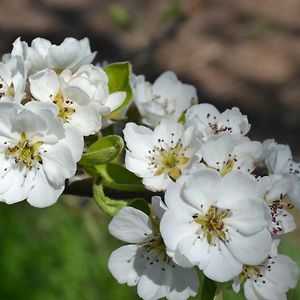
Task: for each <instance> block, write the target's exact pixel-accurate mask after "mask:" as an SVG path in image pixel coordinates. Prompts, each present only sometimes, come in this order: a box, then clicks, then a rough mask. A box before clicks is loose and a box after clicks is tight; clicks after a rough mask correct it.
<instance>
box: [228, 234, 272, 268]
mask: <svg viewBox="0 0 300 300" xmlns="http://www.w3.org/2000/svg"><path fill="white" fill-rule="evenodd" d="M228 236H229V242H228V243H227V244H226V245H227V247H228V249H229V250H230V251H231V253H232V254H233V255H234V257H235V258H236V259H237V260H239V261H240V262H241V263H243V264H246V265H258V264H260V263H261V262H262V261H263V260H265V259H266V257H267V256H268V254H269V252H270V250H271V245H272V238H271V235H270V233H269V231H268V230H267V229H264V230H262V231H260V232H258V233H256V234H254V235H248V236H246V235H243V234H241V233H239V232H237V231H235V230H232V229H230V228H229V231H228Z"/></svg>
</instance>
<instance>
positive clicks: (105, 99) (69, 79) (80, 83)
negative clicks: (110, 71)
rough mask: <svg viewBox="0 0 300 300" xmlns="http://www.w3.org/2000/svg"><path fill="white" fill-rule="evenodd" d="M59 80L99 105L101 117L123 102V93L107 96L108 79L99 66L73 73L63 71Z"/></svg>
mask: <svg viewBox="0 0 300 300" xmlns="http://www.w3.org/2000/svg"><path fill="white" fill-rule="evenodd" d="M60 78H63V80H64V81H65V82H66V83H68V85H70V86H73V87H77V88H80V89H81V90H82V91H84V92H85V93H86V94H87V95H88V96H89V97H90V99H91V100H92V101H94V102H95V103H98V104H99V107H100V109H101V111H102V115H106V114H109V113H111V112H112V111H114V110H115V109H116V108H118V107H119V106H120V105H121V104H122V103H123V102H124V100H125V98H126V93H125V92H115V93H111V94H109V89H108V77H107V75H106V73H105V72H104V71H103V69H101V68H100V67H99V66H93V65H84V66H82V67H80V68H79V69H78V71H76V72H75V73H72V71H71V70H64V71H63V72H62V73H61V74H60Z"/></svg>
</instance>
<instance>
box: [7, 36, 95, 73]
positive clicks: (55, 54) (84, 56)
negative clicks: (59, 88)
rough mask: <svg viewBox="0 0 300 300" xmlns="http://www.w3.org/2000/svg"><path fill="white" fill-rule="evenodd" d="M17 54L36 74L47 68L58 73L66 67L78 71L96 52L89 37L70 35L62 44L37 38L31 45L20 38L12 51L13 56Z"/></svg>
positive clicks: (90, 60) (89, 61) (31, 71)
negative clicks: (79, 37) (92, 49)
mask: <svg viewBox="0 0 300 300" xmlns="http://www.w3.org/2000/svg"><path fill="white" fill-rule="evenodd" d="M15 55H19V56H21V57H22V58H23V59H24V60H25V62H26V63H27V64H28V67H30V70H29V72H30V74H34V73H36V72H38V71H41V70H43V69H47V68H48V69H53V70H55V71H56V72H58V73H60V72H61V71H63V70H65V69H71V70H72V71H76V70H77V69H78V68H79V67H80V66H82V65H85V64H89V63H91V62H92V61H93V59H94V58H95V56H96V52H93V53H92V52H91V49H90V43H89V40H88V39H87V38H84V39H82V40H76V39H74V38H71V37H68V38H65V40H64V41H63V42H62V43H61V44H60V45H54V44H52V43H51V42H50V41H48V40H46V39H43V38H36V39H34V40H33V41H32V43H31V46H30V47H28V45H27V43H26V42H22V41H21V40H20V38H18V39H17V40H16V41H15V42H14V44H13V50H12V53H11V56H15Z"/></svg>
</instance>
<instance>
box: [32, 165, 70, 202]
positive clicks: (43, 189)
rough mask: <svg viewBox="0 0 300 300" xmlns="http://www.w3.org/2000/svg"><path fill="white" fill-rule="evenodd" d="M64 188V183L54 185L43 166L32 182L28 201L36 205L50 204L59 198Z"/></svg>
mask: <svg viewBox="0 0 300 300" xmlns="http://www.w3.org/2000/svg"><path fill="white" fill-rule="evenodd" d="M64 188H65V185H64V183H63V184H62V185H61V186H53V185H52V184H51V183H50V182H49V181H48V179H47V177H46V175H45V173H44V171H43V169H42V168H41V169H40V171H37V173H36V176H35V179H34V181H33V182H32V187H31V189H30V191H29V194H28V197H27V202H28V203H29V204H30V205H32V206H35V207H47V206H50V205H52V204H54V203H55V202H56V201H57V200H58V197H59V196H60V195H61V193H62V192H63V190H64Z"/></svg>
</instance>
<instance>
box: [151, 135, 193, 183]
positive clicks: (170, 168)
mask: <svg viewBox="0 0 300 300" xmlns="http://www.w3.org/2000/svg"><path fill="white" fill-rule="evenodd" d="M158 142H159V143H160V144H159V146H154V147H153V149H152V150H149V154H150V157H149V159H150V165H152V166H154V168H155V169H156V171H155V173H154V175H156V176H158V175H161V174H163V173H164V174H168V175H169V177H170V178H171V179H172V180H173V181H176V180H177V179H178V178H179V177H180V175H181V168H183V167H184V166H186V165H187V163H188V162H189V158H188V157H186V156H185V152H186V151H187V147H184V146H183V144H182V143H181V140H180V139H179V141H178V143H177V144H176V145H174V146H173V147H168V146H165V145H163V144H162V143H164V141H163V140H161V139H158ZM173 143H174V142H173V141H171V144H173Z"/></svg>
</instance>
